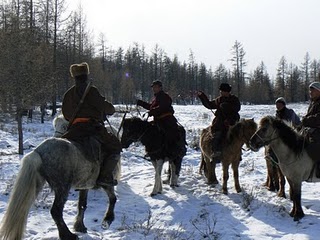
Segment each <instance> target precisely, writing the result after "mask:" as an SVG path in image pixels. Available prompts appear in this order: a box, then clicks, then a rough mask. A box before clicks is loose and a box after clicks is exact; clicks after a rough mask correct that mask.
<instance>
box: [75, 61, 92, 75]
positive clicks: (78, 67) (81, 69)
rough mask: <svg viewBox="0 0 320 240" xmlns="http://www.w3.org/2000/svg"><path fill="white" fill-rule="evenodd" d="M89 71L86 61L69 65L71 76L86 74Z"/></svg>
mask: <svg viewBox="0 0 320 240" xmlns="http://www.w3.org/2000/svg"><path fill="white" fill-rule="evenodd" d="M89 73H90V72H89V65H88V63H86V62H82V63H79V64H72V65H71V66H70V74H71V77H73V78H74V77H77V76H81V75H88V74H89Z"/></svg>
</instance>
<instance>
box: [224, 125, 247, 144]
mask: <svg viewBox="0 0 320 240" xmlns="http://www.w3.org/2000/svg"><path fill="white" fill-rule="evenodd" d="M243 121H244V119H241V120H240V121H238V122H237V123H236V124H235V125H233V126H231V127H230V129H229V131H228V133H227V142H228V143H232V142H233V141H234V140H235V139H237V138H239V135H240V130H241V129H242V122H243Z"/></svg>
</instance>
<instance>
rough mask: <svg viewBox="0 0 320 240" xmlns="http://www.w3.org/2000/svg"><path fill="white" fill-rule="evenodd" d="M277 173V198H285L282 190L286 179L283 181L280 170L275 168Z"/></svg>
mask: <svg viewBox="0 0 320 240" xmlns="http://www.w3.org/2000/svg"><path fill="white" fill-rule="evenodd" d="M277 173H278V178H277V179H279V192H278V196H279V197H283V198H286V194H285V188H284V186H285V185H286V179H285V177H284V175H283V174H282V171H281V169H280V168H279V167H277Z"/></svg>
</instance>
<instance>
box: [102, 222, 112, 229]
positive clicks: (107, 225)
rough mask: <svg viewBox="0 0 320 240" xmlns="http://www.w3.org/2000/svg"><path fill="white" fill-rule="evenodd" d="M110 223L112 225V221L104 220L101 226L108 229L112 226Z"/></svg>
mask: <svg viewBox="0 0 320 240" xmlns="http://www.w3.org/2000/svg"><path fill="white" fill-rule="evenodd" d="M110 225H111V223H109V222H108V221H103V222H102V223H101V228H102V229H103V230H108V229H109V227H110Z"/></svg>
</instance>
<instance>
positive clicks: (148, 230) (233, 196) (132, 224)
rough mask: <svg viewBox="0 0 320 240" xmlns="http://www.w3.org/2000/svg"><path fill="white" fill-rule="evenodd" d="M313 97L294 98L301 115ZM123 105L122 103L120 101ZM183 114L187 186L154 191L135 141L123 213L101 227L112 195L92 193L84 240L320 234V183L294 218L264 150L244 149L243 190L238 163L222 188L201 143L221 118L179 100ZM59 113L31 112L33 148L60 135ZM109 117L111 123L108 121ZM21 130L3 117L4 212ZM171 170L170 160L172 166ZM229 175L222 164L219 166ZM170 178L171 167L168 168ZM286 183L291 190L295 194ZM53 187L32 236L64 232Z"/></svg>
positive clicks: (261, 112) (73, 206) (33, 219)
mask: <svg viewBox="0 0 320 240" xmlns="http://www.w3.org/2000/svg"><path fill="white" fill-rule="evenodd" d="M307 106H308V105H307V104H291V105H288V107H289V108H293V109H294V110H295V111H296V113H297V114H298V115H299V116H303V115H304V114H305V113H306V111H307ZM118 107H119V106H116V108H118ZM174 109H175V111H176V113H175V116H176V117H177V119H178V120H179V122H180V123H181V124H182V125H183V126H184V127H185V128H186V130H187V142H188V149H187V155H186V156H185V157H184V159H183V164H182V169H181V173H180V178H179V184H180V187H178V188H175V189H171V188H170V187H169V186H167V185H164V190H163V193H162V194H161V195H157V196H155V197H150V193H151V191H152V188H153V183H154V169H153V167H152V164H151V163H150V162H148V161H146V160H145V159H144V158H143V156H144V155H145V152H144V147H143V146H141V144H133V145H132V146H130V148H128V149H126V150H123V152H122V178H121V181H120V183H119V184H118V186H117V187H116V194H117V197H118V201H117V204H116V208H115V214H116V219H115V221H114V222H113V224H112V225H111V227H110V228H109V229H108V230H103V229H102V228H101V227H100V223H101V220H102V217H103V215H104V212H105V209H106V202H107V197H106V195H105V193H104V192H103V191H101V190H92V191H90V194H89V199H88V208H87V211H86V214H85V224H86V226H87V228H88V233H87V234H80V233H79V238H80V239H128V240H129V239H130V240H133V239H195V240H198V239H225V240H233V239H243V240H246V239H259V240H264V239H286V240H289V239H290V240H291V239H299V240H306V239H310V240H313V239H320V226H319V220H320V185H319V184H314V183H303V187H302V205H303V210H304V212H305V214H306V215H305V217H304V218H303V219H302V220H300V221H299V222H294V221H293V219H292V218H291V217H290V216H289V211H290V209H291V206H292V203H291V201H290V200H289V199H288V198H287V199H283V198H279V197H277V196H276V193H275V192H270V191H268V190H267V189H266V188H265V187H264V186H263V183H264V182H265V180H266V163H265V160H264V149H261V150H260V151H259V152H252V151H245V150H244V151H243V155H242V158H243V160H242V162H241V164H240V168H239V174H240V184H241V187H242V189H243V191H242V192H241V193H236V191H235V188H234V186H233V175H232V171H231V169H230V171H229V173H230V178H229V181H228V189H229V194H228V195H224V194H222V193H221V185H220V184H218V185H217V186H215V187H212V186H208V185H207V184H206V180H205V177H204V176H202V175H200V174H199V163H200V151H199V150H198V149H196V148H194V146H195V145H196V143H197V141H198V138H199V134H200V131H201V129H202V128H204V127H206V126H208V125H209V124H210V123H211V121H212V118H213V115H212V112H211V111H210V110H208V109H206V108H204V107H203V106H174ZM274 114H275V106H274V105H246V106H242V109H241V112H240V115H241V117H242V118H252V117H254V119H255V121H256V122H257V123H258V121H259V120H260V119H261V117H262V116H265V115H274ZM122 116H123V114H120V113H116V114H115V115H114V116H112V117H110V118H109V120H110V122H111V124H112V125H114V126H115V127H116V128H118V126H119V124H120V121H121V118H122ZM51 122H52V118H51V117H50V116H47V117H46V122H45V123H44V124H41V123H40V116H39V114H37V113H36V114H34V119H33V122H32V123H27V120H26V119H24V124H23V127H24V142H25V144H24V147H25V148H26V149H27V150H25V153H27V152H29V151H30V150H32V148H33V147H34V146H37V145H38V144H39V143H40V142H41V141H42V140H44V139H46V138H47V137H50V136H52V135H53V128H52V123H51ZM106 124H107V123H106ZM17 139H18V136H17V127H16V122H15V121H14V120H13V119H10V118H9V117H8V116H6V115H3V114H2V115H1V120H0V219H2V217H3V214H4V212H5V209H6V205H7V202H8V198H9V194H10V191H11V189H12V186H13V183H14V181H15V177H16V174H17V172H18V170H19V163H20V159H21V157H22V156H19V155H18V154H17V149H18V142H17V141H18V140H17ZM166 170H167V164H165V167H164V172H165V171H166ZM217 176H218V180H219V181H220V183H221V182H222V181H221V176H222V174H221V165H220V164H219V165H217ZM163 178H165V174H164V175H163ZM288 188H289V186H288V184H286V195H287V196H289V193H288V190H289V189H288ZM77 197H78V192H76V191H74V190H72V191H71V192H70V195H69V200H68V202H67V204H66V205H65V209H64V219H65V221H66V223H67V224H68V226H69V228H70V229H71V230H73V229H72V226H73V222H74V217H75V216H76V211H77ZM52 202H53V193H52V192H51V191H50V189H49V188H48V187H45V188H44V190H43V191H42V192H41V194H40V195H39V196H38V199H37V201H36V202H35V204H34V205H33V207H32V208H31V210H30V214H29V217H28V223H27V228H26V233H25V239H28V240H35V239H39V240H40V239H41V240H43V239H47V240H49V239H51V240H53V239H58V231H57V228H56V225H55V223H54V221H53V220H52V218H51V215H50V207H51V204H52Z"/></svg>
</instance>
